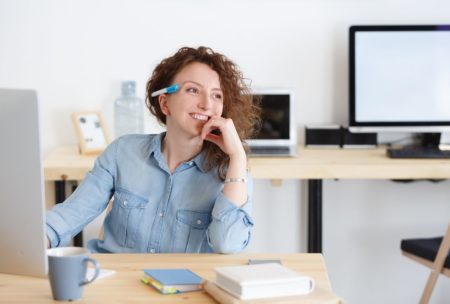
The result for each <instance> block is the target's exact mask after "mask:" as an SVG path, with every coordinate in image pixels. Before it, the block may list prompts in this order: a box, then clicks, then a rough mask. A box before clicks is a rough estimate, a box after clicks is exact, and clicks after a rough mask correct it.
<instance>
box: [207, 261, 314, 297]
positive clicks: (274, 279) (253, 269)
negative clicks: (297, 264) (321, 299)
mask: <svg viewBox="0 0 450 304" xmlns="http://www.w3.org/2000/svg"><path fill="white" fill-rule="evenodd" d="M215 271H216V284H217V285H218V286H219V287H220V288H222V289H224V290H225V291H227V292H229V293H230V294H232V295H233V296H235V297H237V298H239V299H260V298H270V297H283V296H293V295H304V294H307V293H310V292H311V291H312V290H313V289H314V280H313V279H312V278H310V277H308V276H305V275H302V274H300V273H298V272H296V271H294V270H292V269H289V268H287V267H285V266H282V265H280V264H278V263H269V264H256V265H241V266H225V267H219V268H216V269H215Z"/></svg>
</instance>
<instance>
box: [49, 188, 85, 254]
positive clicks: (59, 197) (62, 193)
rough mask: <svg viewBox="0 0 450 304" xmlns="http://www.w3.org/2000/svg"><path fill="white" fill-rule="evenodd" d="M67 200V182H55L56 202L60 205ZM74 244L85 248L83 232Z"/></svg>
mask: <svg viewBox="0 0 450 304" xmlns="http://www.w3.org/2000/svg"><path fill="white" fill-rule="evenodd" d="M75 189H76V185H74V186H73V187H72V192H73V191H75ZM65 200H66V181H65V180H60V181H55V202H56V204H60V203H62V202H64V201H65ZM73 243H74V245H75V246H77V247H83V231H81V232H80V233H78V234H77V235H76V236H75V237H74V239H73Z"/></svg>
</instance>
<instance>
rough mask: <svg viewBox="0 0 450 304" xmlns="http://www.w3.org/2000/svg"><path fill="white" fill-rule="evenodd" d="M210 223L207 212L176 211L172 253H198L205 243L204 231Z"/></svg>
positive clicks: (209, 216) (209, 215)
mask: <svg viewBox="0 0 450 304" xmlns="http://www.w3.org/2000/svg"><path fill="white" fill-rule="evenodd" d="M210 222H211V214H210V212H209V211H194V210H178V211H177V217H176V227H175V238H174V252H191V253H198V252H200V249H201V247H202V244H203V242H206V229H208V226H209V224H210Z"/></svg>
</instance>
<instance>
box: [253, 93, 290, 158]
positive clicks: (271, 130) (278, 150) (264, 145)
mask: <svg viewBox="0 0 450 304" xmlns="http://www.w3.org/2000/svg"><path fill="white" fill-rule="evenodd" d="M252 94H253V96H254V98H261V108H262V113H261V118H262V126H261V130H260V131H259V133H258V134H257V135H256V136H255V138H252V139H248V140H247V143H248V144H249V146H250V155H251V156H295V155H296V154H297V128H296V124H295V119H294V117H295V111H294V106H295V105H294V94H293V91H292V90H289V89H253V91H252Z"/></svg>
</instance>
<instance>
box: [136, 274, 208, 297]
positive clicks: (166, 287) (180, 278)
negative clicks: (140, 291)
mask: <svg viewBox="0 0 450 304" xmlns="http://www.w3.org/2000/svg"><path fill="white" fill-rule="evenodd" d="M141 281H142V282H143V283H144V284H147V285H151V286H153V287H154V288H156V289H157V290H158V291H159V292H161V293H163V294H174V293H181V292H188V291H197V290H202V285H201V284H202V282H203V279H202V278H201V277H200V276H198V275H197V274H195V273H194V272H192V271H190V270H189V269H144V277H143V278H142V279H141Z"/></svg>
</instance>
